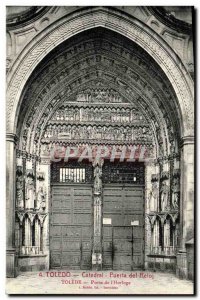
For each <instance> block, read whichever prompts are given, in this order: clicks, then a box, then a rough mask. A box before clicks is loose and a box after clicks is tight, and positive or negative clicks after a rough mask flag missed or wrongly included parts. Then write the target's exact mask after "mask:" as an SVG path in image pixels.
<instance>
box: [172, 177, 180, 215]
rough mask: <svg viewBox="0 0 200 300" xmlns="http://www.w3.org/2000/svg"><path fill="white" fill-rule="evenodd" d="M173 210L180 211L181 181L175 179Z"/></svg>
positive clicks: (173, 185)
mask: <svg viewBox="0 0 200 300" xmlns="http://www.w3.org/2000/svg"><path fill="white" fill-rule="evenodd" d="M172 191H173V193H172V208H173V209H175V210H176V209H178V199H179V191H180V189H179V179H178V178H174V180H173V184H172Z"/></svg>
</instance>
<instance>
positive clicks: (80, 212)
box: [7, 7, 194, 278]
mask: <svg viewBox="0 0 200 300" xmlns="http://www.w3.org/2000/svg"><path fill="white" fill-rule="evenodd" d="M71 9H72V11H71V12H70V11H69V8H66V7H48V8H46V7H43V8H42V7H40V8H38V9H36V11H35V12H34V17H31V10H30V20H26V18H25V17H24V18H25V19H24V20H23V18H21V23H20V21H19V20H18V21H17V20H15V21H13V19H12V18H10V19H9V20H10V21H9V20H8V26H7V30H8V33H7V34H8V46H7V48H8V61H7V63H8V68H7V70H8V75H7V76H8V100H7V101H8V105H7V106H8V112H7V140H8V148H7V149H8V150H7V153H8V159H7V162H8V179H7V180H8V193H7V195H8V200H7V205H8V215H7V221H8V226H7V238H8V241H7V243H8V249H7V264H8V276H10V277H13V276H16V275H17V273H18V272H22V271H27V270H29V271H31V270H43V269H49V268H51V269H96V270H101V269H103V270H137V269H153V270H163V271H169V272H176V273H177V275H178V276H182V277H187V278H188V277H189V276H190V277H191V278H192V260H191V254H190V256H188V251H187V249H188V248H187V243H188V242H190V244H191V240H192V238H193V237H194V231H193V208H194V205H193V191H194V189H193V80H192V77H193V61H192V58H193V56H192V52H191V51H192V48H191V46H192V40H191V38H192V37H191V25H189V24H188V23H185V22H183V21H181V20H178V19H176V18H174V19H173V18H172V19H170V18H168V19H167V18H166V16H165V15H164V13H163V15H159V14H158V11H157V10H156V9H153V8H145V7H135V10H134V9H133V11H132V12H131V13H130V14H127V13H126V12H125V11H124V8H123V9H122V8H118V9H117V8H112V7H110V8H104V7H94V8H87V7H86V8H79V10H77V8H75V7H74V8H71ZM188 14H189V12H188ZM162 18H163V20H165V23H163V20H162ZM11 20H12V21H11ZM9 22H10V23H9ZM13 22H14V23H13ZM23 22H24V23H23ZM173 22H174V23H173ZM175 25H176V27H177V26H179V27H178V28H179V30H178V31H177V30H176V29H175V28H176V27H174V26H175ZM20 26H23V28H25V29H26V30H27V32H26V31H24V33H23V34H24V35H23V34H22V33H21V34H22V36H23V38H22V37H20V33H19V32H20V31H19V29H20V28H21V27H20ZM25 29H24V30H25ZM31 37H32V38H31ZM14 38H15V40H16V43H15V46H14V44H13V39H14ZM26 41H27V42H26ZM181 43H184V44H183V45H184V47H183V49H182V48H181V45H182V44H181ZM16 45H17V46H16ZM14 47H15V48H14ZM172 48H174V50H173V49H172ZM99 149H100V150H99ZM143 149H145V152H142V151H143ZM98 151H100V152H98ZM97 153H98V154H99V155H96V154H97ZM133 153H134V156H131V155H133ZM141 153H142V154H143V156H142V157H141V155H142V154H141ZM186 158H187V159H186Z"/></svg>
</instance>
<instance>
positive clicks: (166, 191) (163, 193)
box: [161, 180, 169, 211]
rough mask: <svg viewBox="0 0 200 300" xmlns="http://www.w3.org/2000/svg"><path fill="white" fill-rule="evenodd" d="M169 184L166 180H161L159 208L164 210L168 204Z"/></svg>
mask: <svg viewBox="0 0 200 300" xmlns="http://www.w3.org/2000/svg"><path fill="white" fill-rule="evenodd" d="M168 200H169V186H168V185H167V182H166V180H164V181H163V183H162V186H161V210H162V211H165V210H167V209H168V206H169V201H168Z"/></svg>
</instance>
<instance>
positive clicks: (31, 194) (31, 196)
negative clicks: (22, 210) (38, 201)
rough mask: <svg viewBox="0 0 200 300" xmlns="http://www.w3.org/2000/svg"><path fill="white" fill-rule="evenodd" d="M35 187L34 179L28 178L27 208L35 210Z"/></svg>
mask: <svg viewBox="0 0 200 300" xmlns="http://www.w3.org/2000/svg"><path fill="white" fill-rule="evenodd" d="M34 201H35V187H34V182H33V178H32V177H27V178H26V208H27V209H31V208H34Z"/></svg>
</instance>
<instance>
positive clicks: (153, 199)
mask: <svg viewBox="0 0 200 300" xmlns="http://www.w3.org/2000/svg"><path fill="white" fill-rule="evenodd" d="M158 199H159V189H158V182H153V183H152V190H151V192H150V195H149V201H150V210H151V211H157V209H158Z"/></svg>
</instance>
